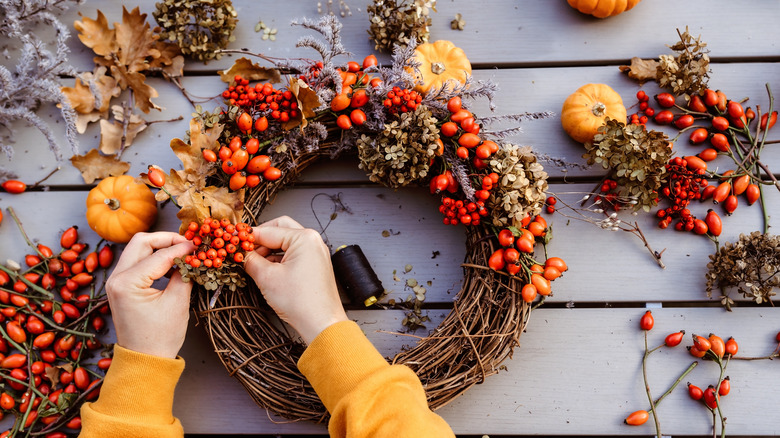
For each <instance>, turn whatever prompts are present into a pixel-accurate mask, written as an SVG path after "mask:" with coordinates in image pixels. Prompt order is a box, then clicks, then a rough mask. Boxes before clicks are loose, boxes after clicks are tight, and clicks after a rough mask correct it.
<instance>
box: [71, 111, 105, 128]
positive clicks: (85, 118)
mask: <svg viewBox="0 0 780 438" xmlns="http://www.w3.org/2000/svg"><path fill="white" fill-rule="evenodd" d="M105 116H106V114H105V113H99V112H97V111H95V112H93V113H89V114H76V130H77V131H78V132H79V134H83V133H84V132H86V130H87V125H89V124H90V123H92V122H97V121H98V120H100V119H102V118H103V117H105Z"/></svg>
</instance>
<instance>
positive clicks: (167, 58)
mask: <svg viewBox="0 0 780 438" xmlns="http://www.w3.org/2000/svg"><path fill="white" fill-rule="evenodd" d="M154 47H155V50H157V51H158V52H159V53H160V56H158V57H156V58H153V59H152V60H151V61H149V69H150V70H155V69H160V70H162V72H163V73H164V74H165V75H166V76H168V77H170V78H178V77H181V76H183V75H184V56H182V54H181V49H179V46H177V45H176V44H172V43H167V42H165V41H155V46H154Z"/></svg>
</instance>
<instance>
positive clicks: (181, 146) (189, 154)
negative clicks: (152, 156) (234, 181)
mask: <svg viewBox="0 0 780 438" xmlns="http://www.w3.org/2000/svg"><path fill="white" fill-rule="evenodd" d="M222 129H223V126H222V124H219V123H218V124H216V125H214V126H212V127H211V128H208V129H204V127H203V122H202V121H201V120H200V119H198V118H193V119H191V120H190V142H189V144H187V143H185V142H184V141H182V140H180V139H178V138H174V139H173V140H171V150H173V153H174V154H176V156H177V157H178V158H179V160H181V162H182V164H183V165H184V171H185V172H186V173H187V175H188V177H187V180H189V181H190V182H195V181H197V180H201V181H203V180H205V179H206V177H207V176H209V175H211V174H212V173H214V170H215V168H214V166H211V165H210V164H209V162H207V161H206V160H204V159H203V150H204V149H210V150H212V151H215V152H216V151H217V150H218V149H219V147H220V145H219V137H220V135H221V134H222Z"/></svg>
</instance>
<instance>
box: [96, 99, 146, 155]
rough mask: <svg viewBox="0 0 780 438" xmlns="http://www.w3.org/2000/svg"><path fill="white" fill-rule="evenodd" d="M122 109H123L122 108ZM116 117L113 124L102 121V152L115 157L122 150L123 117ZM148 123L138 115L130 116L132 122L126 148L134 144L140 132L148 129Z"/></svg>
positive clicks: (128, 125) (128, 127) (126, 139)
mask: <svg viewBox="0 0 780 438" xmlns="http://www.w3.org/2000/svg"><path fill="white" fill-rule="evenodd" d="M120 108H121V107H120ZM114 117H115V118H116V119H117V120H115V121H114V122H113V123H111V122H109V121H108V120H105V119H103V120H101V121H100V151H101V152H103V153H104V154H107V155H113V154H116V153H117V152H119V150H120V149H122V131H123V126H122V117H121V116H120V117H116V113H115V115H114ZM146 126H147V124H146V121H145V120H144V119H142V118H141V117H139V116H138V115H136V114H133V115H131V116H130V122H129V123H128V124H127V134H126V136H125V144H124V147H125V148H127V147H128V146H130V145H132V144H133V140H135V136H136V135H138V133H139V132H141V131H143V130H144V129H146Z"/></svg>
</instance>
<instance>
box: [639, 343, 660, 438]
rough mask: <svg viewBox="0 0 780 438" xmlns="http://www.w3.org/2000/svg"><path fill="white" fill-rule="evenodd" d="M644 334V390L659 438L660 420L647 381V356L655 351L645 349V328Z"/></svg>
mask: <svg viewBox="0 0 780 438" xmlns="http://www.w3.org/2000/svg"><path fill="white" fill-rule="evenodd" d="M644 334H645V355H644V356H643V357H642V378H643V379H644V382H645V392H647V400H648V401H649V402H650V413H651V414H653V421H654V422H655V434H656V436H657V437H658V438H661V421H660V420H659V419H658V413H657V412H656V411H655V401H653V396H652V394H651V393H650V383H649V382H648V381H647V357H648V356H650V353H652V352H653V351H655V350H656V349H653V350H648V349H647V330H644Z"/></svg>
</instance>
